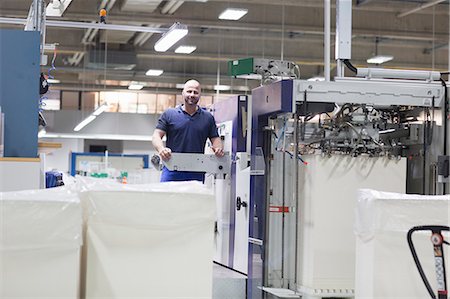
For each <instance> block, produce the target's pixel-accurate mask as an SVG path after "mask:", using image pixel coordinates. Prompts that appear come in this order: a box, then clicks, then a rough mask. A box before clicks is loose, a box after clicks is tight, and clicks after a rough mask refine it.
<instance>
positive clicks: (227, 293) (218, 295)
mask: <svg viewBox="0 0 450 299" xmlns="http://www.w3.org/2000/svg"><path fill="white" fill-rule="evenodd" d="M246 279H247V277H246V276H245V275H242V274H240V273H238V272H235V271H233V270H230V269H228V268H225V267H222V266H221V265H218V264H216V263H214V268H213V296H212V299H245V296H246V294H245V293H246V292H245V290H246Z"/></svg>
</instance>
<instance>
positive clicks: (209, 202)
mask: <svg viewBox="0 0 450 299" xmlns="http://www.w3.org/2000/svg"><path fill="white" fill-rule="evenodd" d="M81 189H82V190H83V192H81V199H82V202H83V206H84V207H85V215H86V217H85V220H86V222H85V227H86V236H85V237H86V251H85V257H84V259H85V263H86V264H85V267H86V277H85V290H82V292H83V293H85V297H86V298H180V299H181V298H183V299H187V298H192V299H193V298H195V299H201V298H211V296H212V266H213V264H212V257H213V237H214V221H215V201H214V196H213V193H212V192H211V191H210V190H209V189H207V188H205V187H204V186H203V185H202V184H200V183H198V182H171V183H159V184H149V185H118V184H110V183H107V182H99V183H92V181H91V182H88V183H87V184H85V186H84V187H82V188H81Z"/></svg>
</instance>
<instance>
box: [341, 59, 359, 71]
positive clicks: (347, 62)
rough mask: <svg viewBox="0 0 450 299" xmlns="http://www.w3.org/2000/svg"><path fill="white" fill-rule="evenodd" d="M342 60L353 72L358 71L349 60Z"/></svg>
mask: <svg viewBox="0 0 450 299" xmlns="http://www.w3.org/2000/svg"><path fill="white" fill-rule="evenodd" d="M343 62H344V64H345V65H346V66H347V67H348V68H349V70H351V71H352V72H354V73H355V74H356V73H357V72H358V69H357V68H356V67H355V66H354V65H353V64H352V63H351V62H350V60H348V59H344V60H343Z"/></svg>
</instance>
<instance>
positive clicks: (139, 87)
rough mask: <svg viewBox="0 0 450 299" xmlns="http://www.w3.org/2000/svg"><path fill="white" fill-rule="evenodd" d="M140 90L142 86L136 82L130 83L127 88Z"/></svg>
mask: <svg viewBox="0 0 450 299" xmlns="http://www.w3.org/2000/svg"><path fill="white" fill-rule="evenodd" d="M142 88H144V85H142V84H139V83H137V82H132V83H131V84H130V85H129V86H128V89H130V90H141V89H142Z"/></svg>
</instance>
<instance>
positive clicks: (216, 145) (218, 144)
mask: <svg viewBox="0 0 450 299" xmlns="http://www.w3.org/2000/svg"><path fill="white" fill-rule="evenodd" d="M211 143H212V147H211V148H212V150H213V152H214V154H215V155H216V156H217V157H223V155H224V153H223V144H222V140H221V139H220V137H213V138H211Z"/></svg>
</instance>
